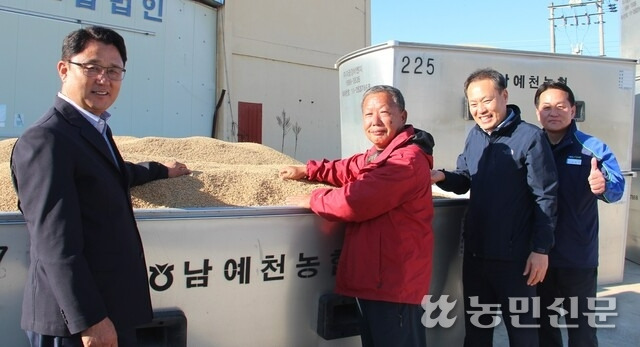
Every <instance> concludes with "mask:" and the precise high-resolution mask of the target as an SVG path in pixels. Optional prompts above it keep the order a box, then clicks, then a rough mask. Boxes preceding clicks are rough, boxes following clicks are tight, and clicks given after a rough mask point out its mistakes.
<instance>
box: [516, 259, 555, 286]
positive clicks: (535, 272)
mask: <svg viewBox="0 0 640 347" xmlns="http://www.w3.org/2000/svg"><path fill="white" fill-rule="evenodd" d="M548 267H549V256H548V255H546V254H541V253H536V252H531V254H530V255H529V259H527V265H526V266H525V268H524V273H523V274H522V275H523V276H526V275H529V278H528V279H527V285H530V286H535V285H536V284H538V283H540V282H542V281H543V280H544V276H545V275H546V274H547V268H548Z"/></svg>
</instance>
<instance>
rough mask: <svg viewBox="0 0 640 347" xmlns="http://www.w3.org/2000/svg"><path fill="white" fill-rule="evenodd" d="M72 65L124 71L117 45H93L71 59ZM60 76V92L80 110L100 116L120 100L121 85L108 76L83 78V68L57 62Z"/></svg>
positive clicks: (90, 44)
mask: <svg viewBox="0 0 640 347" xmlns="http://www.w3.org/2000/svg"><path fill="white" fill-rule="evenodd" d="M69 60H70V61H72V62H74V63H81V64H89V63H91V64H97V65H100V66H103V67H118V68H124V63H123V61H122V58H121V56H120V53H119V52H118V49H117V48H116V46H114V45H107V44H104V43H101V42H98V41H94V40H92V41H90V42H88V43H87V45H86V48H85V49H84V50H83V51H82V52H80V53H78V54H76V55H75V56H72V57H71V59H69ZM58 75H59V76H60V79H61V80H62V88H61V90H60V92H61V93H62V94H63V95H65V96H67V97H68V98H69V99H71V100H73V102H75V103H76V104H77V105H78V106H80V107H82V108H83V109H85V110H87V111H89V112H91V113H93V114H95V115H97V116H99V115H101V114H102V113H104V112H105V111H106V110H107V109H108V108H109V107H110V106H111V105H112V104H113V103H114V102H115V101H116V99H117V98H118V93H120V86H121V85H122V81H113V80H110V79H109V78H108V77H107V76H106V72H105V73H103V74H100V75H98V76H95V77H87V76H85V75H84V72H83V68H82V67H81V66H78V65H73V64H70V63H69V62H68V61H59V62H58Z"/></svg>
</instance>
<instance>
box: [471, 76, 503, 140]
mask: <svg viewBox="0 0 640 347" xmlns="http://www.w3.org/2000/svg"><path fill="white" fill-rule="evenodd" d="M466 93H467V99H468V101H469V113H471V116H473V119H474V120H475V121H476V123H477V124H478V126H480V128H482V129H483V130H484V131H486V132H489V133H490V132H492V131H493V130H495V128H496V127H497V126H498V125H499V124H500V123H502V121H503V120H504V119H505V118H506V117H507V101H508V99H509V93H508V92H507V90H506V89H503V90H502V91H500V90H499V89H498V88H497V87H496V86H495V84H494V83H493V81H492V80H490V79H481V80H477V81H474V82H471V83H469V86H468V87H467V90H466Z"/></svg>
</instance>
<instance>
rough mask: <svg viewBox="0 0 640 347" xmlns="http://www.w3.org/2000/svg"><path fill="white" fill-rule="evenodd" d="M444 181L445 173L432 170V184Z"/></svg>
mask: <svg viewBox="0 0 640 347" xmlns="http://www.w3.org/2000/svg"><path fill="white" fill-rule="evenodd" d="M440 181H444V172H442V171H440V170H431V184H434V183H438V182H440Z"/></svg>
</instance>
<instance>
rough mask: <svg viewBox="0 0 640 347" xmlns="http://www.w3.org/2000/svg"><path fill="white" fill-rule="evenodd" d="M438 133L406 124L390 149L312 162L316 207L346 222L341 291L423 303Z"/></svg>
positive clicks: (428, 269)
mask: <svg viewBox="0 0 640 347" xmlns="http://www.w3.org/2000/svg"><path fill="white" fill-rule="evenodd" d="M433 145H434V142H433V137H432V136H431V135H430V134H429V133H427V132H425V131H422V130H418V129H415V130H414V128H413V127H412V126H411V125H407V126H405V128H404V129H403V131H402V132H400V133H399V134H398V135H397V136H396V137H395V138H394V139H393V141H392V142H391V143H390V144H389V145H388V146H387V148H386V149H385V150H384V151H382V152H380V153H379V154H378V155H377V157H375V159H373V160H371V159H369V160H370V162H369V163H367V158H370V157H371V156H372V155H375V153H376V152H377V150H376V149H375V148H374V147H372V148H371V149H369V150H368V151H367V152H366V153H361V154H356V155H354V156H352V157H350V158H347V159H341V160H334V161H328V160H323V161H313V160H312V161H309V162H308V163H307V173H308V176H309V180H311V181H320V182H325V183H329V184H331V185H334V186H336V187H337V188H333V189H331V188H321V189H316V190H314V191H313V192H312V194H311V209H312V210H313V212H315V213H316V214H318V215H320V216H322V217H324V218H326V219H329V220H333V221H342V222H346V232H345V238H344V244H343V247H342V251H341V254H340V261H339V264H338V273H337V278H336V292H337V293H339V294H342V295H346V296H352V297H358V298H362V299H367V300H378V301H389V302H398V303H409V304H420V303H421V301H422V298H423V296H424V295H427V292H428V290H429V281H430V279H431V258H432V254H433V232H432V226H431V222H432V219H433V200H432V196H431V176H430V170H431V168H432V167H433V157H432V149H433Z"/></svg>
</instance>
